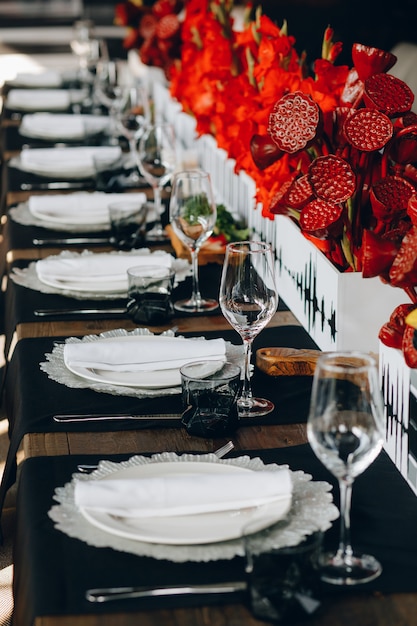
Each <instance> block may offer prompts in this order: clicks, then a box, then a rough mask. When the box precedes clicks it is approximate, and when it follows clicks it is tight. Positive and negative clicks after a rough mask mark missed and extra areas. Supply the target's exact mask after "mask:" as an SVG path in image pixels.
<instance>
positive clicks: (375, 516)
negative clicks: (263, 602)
mask: <svg viewBox="0 0 417 626" xmlns="http://www.w3.org/2000/svg"><path fill="white" fill-rule="evenodd" d="M250 454H251V456H259V457H261V458H262V459H263V460H264V462H266V463H272V462H274V463H279V464H281V463H288V464H289V466H290V468H291V469H293V470H296V469H302V470H304V471H305V472H308V473H310V474H312V476H313V479H314V480H327V481H329V482H331V483H332V484H333V485H334V480H333V478H332V476H331V475H330V474H329V473H328V471H327V470H326V469H325V468H324V467H323V465H322V464H321V463H320V462H319V461H318V460H317V459H316V457H315V456H314V454H313V452H312V451H311V449H310V447H309V446H308V445H304V446H297V447H294V448H281V449H275V450H262V451H253V452H251V453H250ZM111 458H113V459H114V460H121V459H122V458H125V457H111ZM96 460H97V457H90V456H88V457H85V456H83V457H78V456H72V457H44V458H32V459H28V460H26V461H25V462H24V464H23V467H22V474H21V479H20V482H19V491H18V505H17V511H18V519H17V530H16V551H15V570H14V572H15V580H14V591H15V595H16V597H17V598H18V603H17V604H16V607H15V611H16V623H18V624H19V626H29V625H30V624H31V623H32V620H33V618H34V617H35V616H41V615H61V614H70V615H72V614H74V615H75V614H87V613H91V612H93V613H100V612H120V611H135V610H141V609H146V608H156V607H158V608H172V607H174V606H196V605H199V604H200V605H201V604H205V605H206V604H209V603H211V604H213V603H214V604H218V603H220V602H232V601H236V600H237V601H240V600H242V599H243V600H244V599H245V597H244V595H242V594H241V593H240V594H238V595H232V596H227V598H226V597H224V596H214V597H208V596H205V597H204V598H202V597H197V596H194V597H191V598H190V597H188V598H184V597H181V598H179V597H177V598H164V599H163V598H157V599H156V601H155V600H149V599H148V600H129V601H126V602H122V601H119V602H113V603H112V605H111V606H110V605H107V606H106V605H101V606H100V605H92V604H90V603H88V602H87V601H86V600H85V599H84V593H85V590H86V589H87V588H91V587H109V586H120V585H144V584H150V585H156V584H181V583H184V584H186V583H195V584H198V583H207V582H217V581H218V582H220V581H226V580H240V579H243V578H244V562H243V558H241V557H236V558H234V559H232V560H230V561H226V560H225V561H214V562H209V563H192V562H187V563H184V564H179V563H172V562H170V561H163V560H162V561H161V560H155V559H152V558H149V557H138V556H135V555H131V554H127V553H123V552H117V551H114V550H112V549H110V548H95V547H91V546H88V545H87V544H85V543H83V542H82V541H79V540H77V539H73V538H70V537H68V536H66V535H65V534H64V533H62V532H60V531H58V530H56V529H54V527H53V522H52V521H51V520H50V519H49V518H48V516H47V512H48V510H49V509H50V508H51V506H52V505H53V492H54V489H55V488H56V487H58V486H63V485H64V484H65V483H66V482H68V481H69V480H70V479H71V475H72V473H73V472H75V471H76V465H77V463H80V462H88V461H89V462H92V461H96ZM39 485H42V489H39V488H38V487H39ZM335 501H336V504H338V490H337V489H336V490H335ZM416 528H417V499H416V497H415V495H414V493H413V492H412V491H411V489H410V488H409V487H408V485H407V484H406V482H405V480H404V479H403V478H402V477H401V475H400V474H399V472H398V470H397V469H396V468H395V466H394V465H393V463H392V462H391V460H390V459H389V458H388V456H387V455H386V453H385V452H382V453H381V454H380V456H379V457H378V458H377V460H376V461H375V462H374V464H373V465H372V466H371V467H370V468H368V469H367V470H366V472H365V473H364V474H363V475H362V476H360V477H359V478H358V479H357V481H356V483H355V485H354V491H353V506H352V539H353V544H354V546H355V547H356V548H357V549H358V550H363V551H366V552H368V553H371V554H373V555H374V556H376V557H377V558H378V559H379V560H380V562H381V563H382V566H383V573H382V575H381V576H380V578H378V579H377V580H375V581H373V582H371V583H368V584H367V585H364V586H362V589H361V590H362V591H364V592H367V593H369V592H370V591H375V590H377V591H380V592H411V591H417V533H416ZM338 531H339V522H338V521H336V522H335V523H334V525H333V527H332V529H331V530H329V531H328V532H327V533H326V537H325V544H327V547H332V548H333V547H335V546H336V544H337V539H338ZM359 591H360V590H359V589H357V588H356V589H355V588H350V589H349V588H347V589H342V590H341V589H339V588H334V587H332V586H330V585H323V587H322V592H323V609H322V610H323V611H325V610H326V594H349V593H351V592H354V593H358V592H359ZM310 623H311V622H310ZM318 623H319V617H317V621H316V620H313V624H318Z"/></svg>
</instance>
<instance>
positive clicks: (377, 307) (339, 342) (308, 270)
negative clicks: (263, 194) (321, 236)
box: [275, 216, 409, 353]
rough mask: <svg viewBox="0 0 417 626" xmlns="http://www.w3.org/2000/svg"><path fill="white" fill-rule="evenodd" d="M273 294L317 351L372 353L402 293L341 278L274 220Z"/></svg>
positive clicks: (376, 282) (293, 229)
mask: <svg viewBox="0 0 417 626" xmlns="http://www.w3.org/2000/svg"><path fill="white" fill-rule="evenodd" d="M275 228H276V238H275V251H276V257H277V262H276V272H277V284H278V291H279V294H280V296H281V297H282V299H283V300H284V302H285V303H286V304H287V306H288V307H289V308H290V309H291V311H292V312H293V313H294V315H295V316H296V317H297V319H298V320H299V321H300V323H301V324H302V325H303V326H304V328H305V329H306V330H307V332H308V333H309V335H310V336H311V337H312V338H313V339H314V341H315V342H316V343H317V345H318V346H319V348H320V349H321V350H353V349H355V350H356V349H357V350H365V351H369V352H375V353H378V344H379V341H378V332H379V329H380V327H381V326H382V325H383V324H384V323H385V322H387V321H388V320H389V317H390V315H391V313H392V312H393V310H394V309H395V307H396V306H397V305H398V304H402V303H405V302H409V299H408V297H407V296H406V295H405V293H404V292H403V290H402V289H397V288H394V287H390V286H389V285H385V284H384V283H382V282H381V280H380V279H379V278H362V275H361V274H360V273H359V272H350V273H341V272H339V271H338V270H337V269H336V268H335V267H334V266H333V264H332V263H331V262H330V261H329V260H328V259H327V258H326V257H325V256H324V255H323V254H322V252H320V250H318V248H316V246H315V245H314V244H312V243H311V242H310V241H308V240H307V239H306V238H305V237H304V236H303V235H302V234H301V233H300V230H299V228H298V226H297V225H296V224H294V222H292V221H291V220H290V219H289V218H288V217H285V216H276V219H275Z"/></svg>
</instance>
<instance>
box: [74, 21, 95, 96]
mask: <svg viewBox="0 0 417 626" xmlns="http://www.w3.org/2000/svg"><path fill="white" fill-rule="evenodd" d="M93 31H94V22H92V21H91V20H77V21H76V22H74V24H73V27H72V36H71V41H70V47H71V50H72V52H73V53H74V54H75V56H76V57H77V58H78V63H79V79H80V81H81V82H82V83H83V84H85V83H89V82H90V80H91V75H90V73H89V64H90V63H91V62H93V61H97V58H98V41H97V39H95V38H94V33H93Z"/></svg>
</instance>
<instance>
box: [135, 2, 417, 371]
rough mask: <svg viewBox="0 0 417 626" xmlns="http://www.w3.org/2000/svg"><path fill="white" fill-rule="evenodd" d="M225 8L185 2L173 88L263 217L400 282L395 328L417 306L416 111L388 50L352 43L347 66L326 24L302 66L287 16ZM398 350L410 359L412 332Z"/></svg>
mask: <svg viewBox="0 0 417 626" xmlns="http://www.w3.org/2000/svg"><path fill="white" fill-rule="evenodd" d="M131 1H133V0H131ZM161 1H163V0H159V2H161ZM165 1H167V0H165ZM159 2H156V4H155V5H154V6H157V5H158V4H159ZM233 6H234V5H233V1H232V0H210V1H209V0H187V1H186V2H185V5H184V11H183V13H182V15H181V17H179V18H178V19H179V20H180V23H181V26H180V32H181V49H180V55H179V56H178V58H176V59H175V60H174V61H173V62H172V63H171V64H170V74H169V75H170V90H171V94H172V96H173V97H175V98H176V99H177V100H178V101H179V102H180V103H181V104H182V107H183V109H184V110H185V111H186V112H188V113H190V114H191V115H193V116H194V117H195V119H196V123H197V132H198V133H199V134H206V133H210V134H212V135H213V136H215V138H216V141H217V144H218V146H219V147H220V148H223V149H224V150H226V152H227V154H228V155H229V156H230V157H231V158H233V159H235V161H236V168H237V170H244V171H246V172H247V174H249V175H250V176H251V177H252V178H253V179H254V180H255V182H256V189H257V191H256V199H257V201H258V203H260V205H261V206H262V209H261V210H262V214H263V216H264V217H265V219H274V216H275V215H276V214H284V215H287V216H288V217H289V218H290V219H292V220H294V221H295V222H296V223H297V224H298V226H299V228H300V230H301V232H302V233H303V235H304V236H305V237H306V238H308V239H309V240H311V241H313V242H314V243H315V245H316V246H317V247H318V248H319V249H320V250H321V251H322V252H323V254H325V255H326V256H327V258H329V259H330V260H331V262H332V263H333V264H334V265H335V266H336V267H337V268H338V270H339V271H341V272H352V271H354V272H362V275H363V276H364V277H365V278H367V277H374V276H380V277H381V279H382V280H383V281H384V282H386V283H388V284H390V285H392V286H393V287H399V288H401V289H404V290H405V292H406V294H407V297H406V296H405V299H407V300H409V299H411V303H409V302H407V305H406V306H405V307H403V308H402V309H401V310H398V311H394V313H393V316H394V318H395V320H397V321H396V322H395V323H397V322H398V318H401V322H400V325H401V328H402V330H404V329H405V328H406V326H409V325H407V324H406V322H405V318H406V316H407V314H408V313H410V312H411V311H413V310H414V309H415V308H417V293H416V285H417V167H416V163H417V115H416V114H414V113H412V112H411V107H412V105H413V100H414V96H413V93H412V91H411V90H410V89H409V87H408V86H407V85H406V84H405V83H404V82H403V81H401V80H399V79H398V78H396V77H395V76H393V75H392V74H390V73H389V72H390V70H391V68H392V67H393V66H394V65H395V63H396V57H395V56H394V55H393V54H391V53H390V52H386V51H383V50H379V49H376V48H372V47H368V46H364V45H361V44H359V43H357V44H354V45H353V48H352V67H349V66H346V65H341V66H338V65H337V58H338V56H339V54H340V51H341V49H342V43H340V42H334V41H333V31H332V29H331V28H330V27H329V28H327V29H326V31H325V33H324V38H323V45H322V56H321V58H320V59H316V60H315V61H314V62H313V63H310V62H308V59H307V56H306V55H305V54H304V53H302V54H299V53H298V52H297V51H296V47H295V44H296V42H295V39H294V38H293V37H291V35H289V34H288V30H287V25H286V24H285V23H284V25H283V26H282V27H281V28H280V27H278V26H277V25H276V24H274V23H273V22H272V21H271V20H270V19H269V18H268V17H267V16H265V15H262V13H261V11H260V10H259V9H257V10H256V11H254V10H253V9H252V6H251V4H250V3H248V5H247V7H246V9H247V10H246V12H245V19H244V24H243V27H242V28H240V29H236V28H235V24H234V19H233V14H232V10H233ZM141 56H142V55H141ZM145 62H146V61H145ZM395 323H394V322H393V321H392V320H390V321H387V324H388V325H389V326H390V325H391V326H392V325H395ZM386 326H387V325H386ZM410 328H412V330H413V332H414V329H413V327H410ZM388 331H390V328H389V327H388ZM388 331H387V328H383V329H381V333H380V338H381V340H382V341H384V342H390V341H391V343H392V345H395V347H399V344H400V343H401V346H402V341H403V339H404V332H400V335H401V341H400V340H399V337H398V333H390V332H388ZM410 332H411V331H410ZM409 334H410V333H408V336H409ZM391 335H392V336H395V339H393V338H392V336H391ZM404 341H406V340H405V339H404ZM389 345H391V344H389ZM413 350H415V349H414V347H413ZM405 352H407V355H406V358H407V359H408V361H409V362H411V361H413V362H414V363H415V365H414V366H417V350H416V351H415V355H414V354H413V359H411V360H410V358H409V355H410V353H411V348H410V341H409V340H407V348H406V350H405Z"/></svg>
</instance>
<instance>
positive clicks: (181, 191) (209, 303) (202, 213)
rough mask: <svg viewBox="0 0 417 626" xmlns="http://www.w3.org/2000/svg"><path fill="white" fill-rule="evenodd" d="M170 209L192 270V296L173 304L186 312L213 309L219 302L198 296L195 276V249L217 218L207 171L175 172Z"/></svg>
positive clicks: (197, 282)
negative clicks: (188, 251)
mask: <svg viewBox="0 0 417 626" xmlns="http://www.w3.org/2000/svg"><path fill="white" fill-rule="evenodd" d="M169 212H170V222H171V226H172V228H173V229H174V232H175V234H176V235H177V236H178V237H179V238H180V239H181V241H182V242H183V243H185V245H186V246H188V248H189V249H190V252H191V264H192V273H193V290H192V294H191V298H189V299H187V300H179V301H177V302H175V304H174V307H175V309H176V310H177V311H185V312H188V313H207V312H208V311H213V310H214V309H217V307H218V306H219V305H218V302H217V301H216V300H211V299H203V298H202V297H201V293H200V288H199V280H198V253H199V250H200V247H201V244H202V243H204V241H206V239H208V238H209V237H210V235H211V233H212V232H213V228H214V226H215V224H216V218H217V209H216V203H215V201H214V195H213V190H212V186H211V181H210V176H209V174H207V172H203V171H202V170H187V171H183V172H177V173H176V174H175V175H174V178H173V182H172V191H171V200H170V205H169Z"/></svg>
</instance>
